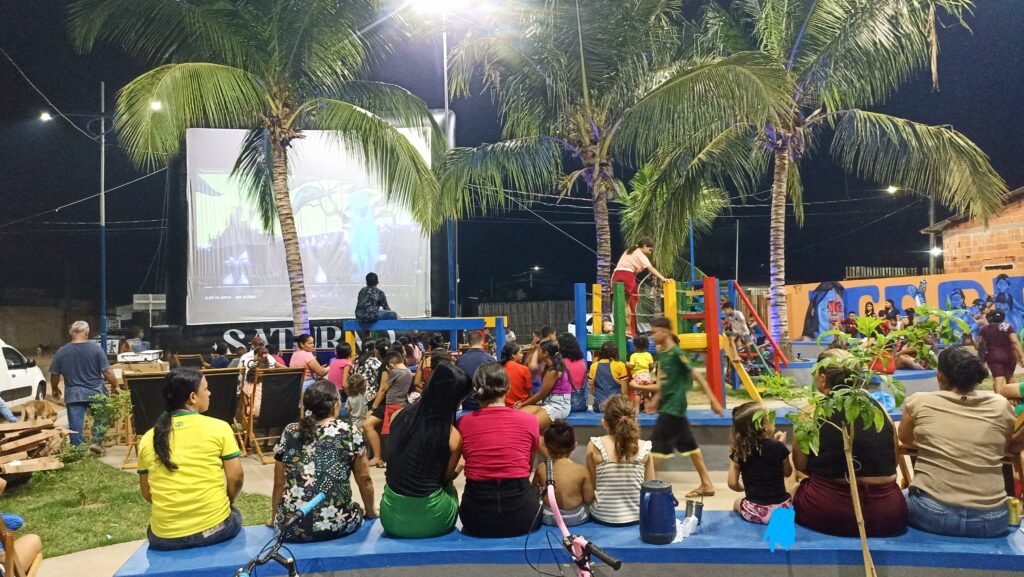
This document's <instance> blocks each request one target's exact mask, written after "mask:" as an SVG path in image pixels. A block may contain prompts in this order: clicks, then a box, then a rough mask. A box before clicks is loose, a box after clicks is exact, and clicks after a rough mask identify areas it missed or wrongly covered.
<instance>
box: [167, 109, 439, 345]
mask: <svg viewBox="0 0 1024 577" xmlns="http://www.w3.org/2000/svg"><path fill="white" fill-rule="evenodd" d="M402 133H403V134H404V135H405V136H406V137H407V138H408V139H409V141H410V142H411V143H412V144H413V145H414V146H415V147H416V148H417V150H419V151H420V152H421V154H423V155H424V157H425V158H429V144H428V141H427V139H426V138H425V137H424V135H421V134H420V133H419V131H416V130H402ZM304 134H305V138H302V139H298V140H294V141H292V147H291V149H290V150H289V155H290V156H289V160H290V171H289V172H290V174H289V186H290V189H291V199H292V210H293V211H294V214H295V221H296V227H297V229H298V235H299V245H300V247H301V251H302V264H303V273H304V276H305V285H306V297H307V300H308V305H309V316H310V318H311V319H342V318H352V317H353V313H354V311H355V306H356V295H357V294H358V292H359V289H360V288H362V287H363V286H365V276H366V273H368V272H376V273H377V275H378V276H379V277H380V288H381V289H383V290H384V292H385V293H387V296H388V303H389V304H390V306H391V308H392V309H393V310H395V311H397V312H398V314H399V315H401V316H403V317H422V316H430V238H429V236H427V235H425V234H423V231H422V230H421V228H420V226H419V225H418V224H416V223H415V222H414V221H413V219H412V217H411V216H410V215H409V214H408V212H407V211H405V210H403V209H400V208H398V207H395V206H389V205H388V204H387V202H386V199H385V195H384V191H383V189H382V187H381V186H380V185H379V184H378V183H377V182H375V181H374V180H373V179H371V178H370V176H369V175H368V174H367V171H366V170H365V169H364V167H363V165H362V163H361V162H360V161H359V160H358V159H357V158H355V157H354V156H353V155H351V154H348V153H346V151H345V150H344V148H343V147H342V145H340V144H338V143H337V142H335V141H334V140H333V139H331V138H330V137H329V135H326V134H324V133H322V132H318V131H307V132H305V133H304ZM244 136H245V131H244V130H220V129H201V128H194V129H189V130H188V132H187V135H186V144H187V155H186V162H187V171H188V210H189V215H188V222H189V231H188V234H189V255H188V281H187V284H188V295H187V305H186V318H187V322H188V324H190V325H204V324H223V323H248V322H266V321H282V320H288V319H291V317H292V313H291V296H290V294H291V293H290V290H289V285H288V272H287V269H286V267H285V258H284V245H283V244H282V242H281V236H280V231H279V230H276V231H275V234H274V236H270V235H268V234H266V233H265V232H264V231H263V229H262V227H261V225H260V221H259V218H258V213H257V211H256V209H255V207H254V206H253V203H252V202H251V201H250V200H249V198H248V197H247V195H246V192H245V191H244V190H243V189H242V187H241V186H240V185H239V183H238V181H237V180H236V179H233V178H231V176H230V175H231V170H232V168H233V167H234V164H235V161H236V159H237V158H238V153H239V150H240V147H241V143H242V139H243V138H244Z"/></svg>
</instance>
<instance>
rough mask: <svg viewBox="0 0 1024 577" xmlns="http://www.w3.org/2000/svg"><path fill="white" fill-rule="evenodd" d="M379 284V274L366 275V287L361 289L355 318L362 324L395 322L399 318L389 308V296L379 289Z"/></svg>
mask: <svg viewBox="0 0 1024 577" xmlns="http://www.w3.org/2000/svg"><path fill="white" fill-rule="evenodd" d="M378 284H380V279H378V278H377V273H375V272H371V273H368V274H367V275H366V286H364V287H363V288H361V289H359V295H358V296H357V297H356V315H355V316H356V320H358V321H359V322H361V323H375V322H377V321H388V320H391V321H393V320H395V319H397V318H398V314H397V313H395V311H393V310H391V307H389V306H388V296H387V295H386V294H384V291H382V290H380V289H379V288H377V285H378Z"/></svg>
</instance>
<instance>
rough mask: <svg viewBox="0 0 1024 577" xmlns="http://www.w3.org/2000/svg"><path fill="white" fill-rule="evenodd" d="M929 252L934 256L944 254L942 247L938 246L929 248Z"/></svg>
mask: <svg viewBox="0 0 1024 577" xmlns="http://www.w3.org/2000/svg"><path fill="white" fill-rule="evenodd" d="M928 254H930V255H932V256H933V257H939V256H942V249H941V248H939V247H937V246H933V247H931V248H930V249H928Z"/></svg>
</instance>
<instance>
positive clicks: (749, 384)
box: [722, 338, 761, 402]
mask: <svg viewBox="0 0 1024 577" xmlns="http://www.w3.org/2000/svg"><path fill="white" fill-rule="evenodd" d="M722 341H723V342H722V349H723V350H724V351H725V356H726V358H728V359H729V362H730V363H732V370H734V371H736V374H737V375H738V376H739V378H740V383H742V384H743V389H744V390H746V391H747V394H748V395H750V398H751V399H753V400H755V401H757V402H761V392H760V391H758V390H757V387H756V386H754V381H753V380H752V379H751V378H750V374H749V373H747V369H746V367H745V366H744V365H743V360H742V359H740V356H739V355H738V354H736V349H734V348H733V347H732V343H731V342H729V339H728V338H722Z"/></svg>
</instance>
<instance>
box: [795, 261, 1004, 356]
mask: <svg viewBox="0 0 1024 577" xmlns="http://www.w3.org/2000/svg"><path fill="white" fill-rule="evenodd" d="M1014 273H1017V274H1014ZM786 299H787V301H788V303H789V326H790V329H791V331H792V332H791V334H790V340H794V341H799V340H815V339H816V338H817V336H818V335H819V334H821V333H823V332H825V331H828V330H829V328H830V327H832V326H834V324H835V323H836V322H838V321H841V320H842V319H843V318H845V317H846V315H848V314H849V313H856V314H857V316H861V315H863V314H864V312H865V310H866V309H867V310H872V309H873V310H875V311H880V310H882V309H883V308H884V307H885V303H886V301H887V300H890V299H891V300H892V301H893V305H894V308H895V309H896V311H897V313H898V314H899V315H900V316H906V310H907V309H908V308H914V307H917V306H920V305H921V304H924V303H927V304H929V305H931V306H934V307H938V308H941V309H945V310H958V311H962V312H961V313H959V314H958V316H959V317H960V318H961V319H963V320H964V322H966V323H967V324H968V325H969V326H970V327H971V331H972V332H975V331H976V330H977V327H976V325H975V323H974V316H975V315H977V314H978V313H979V312H980V311H981V308H982V307H983V306H984V304H985V302H986V301H989V300H990V301H992V302H993V303H994V304H995V307H996V308H997V309H999V310H1002V311H1003V312H1005V313H1006V322H1008V323H1010V324H1011V325H1013V327H1014V328H1015V329H1017V330H1021V329H1024V273H1022V271H1007V272H1003V271H986V272H974V273H958V274H943V275H930V276H919V277H896V278H882V279H862V280H852V281H843V282H838V281H826V282H822V283H812V284H801V285H789V286H787V287H786ZM797 327H800V329H801V330H800V332H799V333H796V332H795V331H794V330H793V329H796V328H797ZM794 333H795V334H794Z"/></svg>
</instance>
